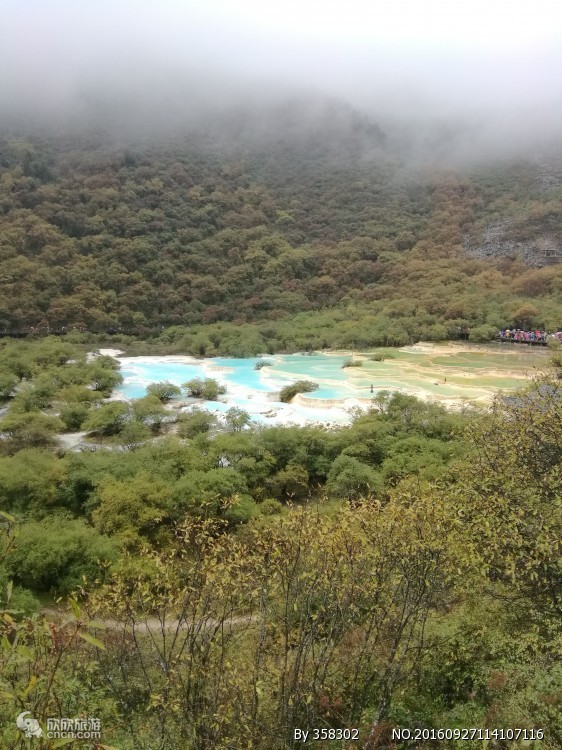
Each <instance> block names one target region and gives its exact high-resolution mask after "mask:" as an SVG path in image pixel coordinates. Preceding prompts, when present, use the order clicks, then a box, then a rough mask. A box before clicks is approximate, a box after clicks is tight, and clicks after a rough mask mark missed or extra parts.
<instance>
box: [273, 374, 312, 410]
mask: <svg viewBox="0 0 562 750" xmlns="http://www.w3.org/2000/svg"><path fill="white" fill-rule="evenodd" d="M317 388H318V383H313V382H312V381H311V380H297V382H296V383H291V385H286V386H285V387H284V388H282V389H281V391H280V393H279V401H282V402H283V403H284V404H288V403H290V402H291V401H292V400H293V399H294V397H295V396H296V395H297V393H310V392H311V391H315V390H316V389H317Z"/></svg>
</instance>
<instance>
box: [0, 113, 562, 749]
mask: <svg viewBox="0 0 562 750" xmlns="http://www.w3.org/2000/svg"><path fill="white" fill-rule="evenodd" d="M407 141H408V139H407V138H405V136H404V134H403V133H402V134H400V135H398V134H397V133H394V132H392V130H391V129H390V130H389V129H388V128H385V129H383V128H382V127H380V126H379V125H378V124H377V123H376V122H375V121H373V120H371V119H369V118H367V117H365V116H363V115H361V114H359V113H357V112H356V111H354V110H353V109H351V108H350V107H347V106H345V105H342V104H341V103H338V102H334V101H329V102H325V103H323V104H322V106H319V105H318V102H316V103H315V104H314V105H312V104H310V105H308V108H307V107H305V105H304V103H303V102H302V101H293V102H291V103H290V104H286V105H283V106H282V107H281V106H280V107H278V108H277V109H275V110H273V111H268V112H262V113H261V115H260V117H258V116H256V113H255V112H254V113H253V114H251V115H248V112H245V111H243V110H239V111H238V110H235V109H234V110H231V111H230V112H229V116H228V118H227V122H225V121H224V120H221V121H216V122H208V123H206V124H205V126H204V127H196V126H195V125H194V126H193V127H192V128H191V129H184V130H183V131H182V132H178V133H172V132H171V130H170V131H168V132H167V133H166V137H163V136H162V134H160V135H158V136H153V137H149V136H148V135H146V134H145V135H143V136H141V135H138V134H137V136H136V137H132V136H131V134H130V133H129V134H128V135H127V136H125V135H123V134H121V135H119V136H118V135H116V134H115V132H114V131H113V132H112V131H110V130H107V131H104V130H102V129H97V128H95V127H93V126H92V127H90V128H86V127H83V128H82V129H81V130H79V131H78V130H73V128H72V127H70V126H69V127H68V128H66V130H64V129H62V128H61V129H59V130H57V131H55V130H52V131H49V130H48V129H47V128H46V127H45V128H44V129H43V130H41V131H40V130H38V129H35V130H33V129H32V128H31V127H30V128H28V129H27V130H26V128H24V127H19V128H18V129H14V130H13V131H10V130H9V128H5V129H4V130H3V131H2V135H0V333H2V334H3V335H2V337H1V338H0V697H1V698H2V701H1V703H0V745H1V748H2V750H3V749H4V748H6V750H22V749H23V748H26V747H30V746H31V743H33V746H34V747H36V748H38V750H56V748H57V747H62V746H65V745H68V746H70V747H84V748H85V749H87V750H114V749H118V750H211V748H212V749H213V750H296V749H297V748H303V747H305V746H307V745H308V746H311V747H314V748H318V750H343V749H345V750H413V749H414V748H415V750H431V749H433V748H447V749H449V748H450V749H451V750H461V748H462V749H463V750H464V749H465V748H468V750H484V749H485V748H488V750H515V749H516V748H523V747H530V748H533V749H534V750H557V749H559V748H560V747H562V667H561V664H562V661H561V658H562V643H561V639H560V622H561V619H562V596H561V592H562V567H561V560H562V555H561V552H562V550H561V547H560V542H561V539H562V515H561V510H562V506H561V498H560V488H561V481H560V477H561V471H562V356H561V353H560V344H559V343H557V342H556V341H551V342H550V347H551V349H552V351H551V354H552V359H551V362H550V364H549V366H548V368H547V370H546V371H545V372H543V373H539V372H537V373H536V377H535V378H534V379H533V380H532V381H530V382H529V383H528V384H527V386H526V387H525V388H522V389H521V391H520V392H519V393H517V394H516V395H515V396H511V397H509V398H506V397H505V396H503V395H501V394H500V395H498V396H497V397H496V398H495V400H494V401H493V403H492V404H491V406H490V407H489V408H487V409H479V408H478V409H477V408H472V407H470V408H469V407H464V408H459V409H457V410H454V411H453V410H447V409H445V408H444V407H442V406H440V405H438V404H436V403H432V402H430V401H427V402H424V401H421V400H418V399H416V398H414V397H412V396H407V395H404V394H400V393H390V392H385V391H383V392H379V393H374V394H373V398H372V401H371V403H370V404H368V408H365V409H363V410H356V411H355V412H354V413H353V414H352V419H351V423H350V424H349V425H347V426H340V427H337V426H331V427H329V428H328V427H324V426H318V425H309V426H304V427H298V426H292V425H289V426H284V427H271V426H256V425H254V424H252V423H251V422H250V419H249V416H248V415H247V414H246V413H245V412H244V411H242V410H241V409H239V408H235V407H233V408H231V409H230V410H228V411H227V412H226V413H225V417H224V419H223V420H218V419H216V418H215V417H214V416H213V415H212V414H210V413H209V412H207V411H205V410H204V409H203V408H200V409H195V410H191V411H189V412H180V411H179V409H175V410H174V409H171V408H170V403H169V402H170V401H171V399H173V398H174V397H176V396H178V394H179V393H180V391H181V389H180V388H179V387H177V386H174V385H171V384H168V383H156V384H152V385H150V386H148V388H147V392H146V395H145V396H144V397H142V398H138V399H134V400H130V401H127V400H113V399H111V398H110V397H111V394H112V392H113V390H114V388H115V387H116V386H117V385H119V384H120V383H121V382H122V376H121V373H120V371H119V362H118V361H116V360H115V359H113V358H112V357H110V356H105V355H100V354H99V353H98V352H97V351H96V350H97V349H98V348H99V347H100V346H101V345H102V344H106V345H107V344H112V345H116V346H119V347H120V348H124V349H126V351H127V353H128V354H131V355H134V354H141V353H153V354H168V353H178V354H179V353H181V354H192V355H195V356H206V357H210V356H214V355H230V356H234V357H246V356H250V355H256V354H263V353H271V354H273V353H277V352H295V351H312V350H320V349H330V348H340V349H348V350H355V351H362V352H366V353H368V354H369V356H371V357H373V358H375V357H377V356H378V357H379V359H380V358H382V357H383V354H381V352H380V350H379V352H378V353H377V352H375V351H373V348H374V347H382V346H384V347H392V346H402V345H405V344H408V343H412V342H415V341H419V340H430V341H440V340H446V339H457V338H462V339H468V340H470V341H475V342H486V341H488V340H490V339H493V338H494V337H495V335H496V332H497V330H498V329H499V328H503V327H505V326H516V327H521V328H524V329H528V328H532V327H540V328H541V329H546V330H547V331H554V330H559V329H560V327H561V325H562V264H561V263H560V262H557V261H558V260H559V247H560V236H561V230H562V225H561V223H560V222H561V216H562V212H561V207H562V192H561V190H562V188H561V187H560V177H561V176H562V169H561V168H559V162H556V161H555V160H547V162H548V167H545V159H542V160H541V159H538V160H534V159H532V158H529V159H528V160H523V159H521V160H519V161H517V162H513V161H509V162H508V161H504V162H503V163H495V162H494V163H492V162H489V163H483V162H479V163H477V162H470V163H469V162H466V161H464V162H463V161H458V162H454V161H451V162H446V161H442V160H439V159H437V157H436V156H435V154H433V152H432V150H431V148H430V147H427V148H425V150H424V152H423V153H424V156H423V157H421V156H420V152H419V150H417V149H416V148H414V145H413V143H410V144H409V145H408V142H407ZM312 387H314V385H311V384H310V383H309V382H297V383H293V384H289V385H288V386H287V389H288V390H287V393H285V394H284V397H286V399H290V398H291V397H292V396H293V395H294V393H295V392H297V391H298V390H307V389H310V388H312ZM184 391H185V392H186V393H187V395H188V396H189V397H190V398H192V397H194V396H195V397H200V398H202V399H203V398H209V399H216V398H218V397H219V396H220V394H221V387H220V386H219V385H218V384H217V382H216V381H213V380H212V379H207V380H205V381H201V380H198V379H195V380H191V381H188V382H187V383H186V384H184ZM200 406H202V404H200ZM78 431H82V433H83V434H84V435H85V438H84V442H83V444H82V445H81V449H80V450H73V449H72V446H71V444H69V443H67V442H65V441H64V438H65V437H68V433H73V434H74V433H76V432H78ZM24 711H29V712H30V716H32V717H34V718H35V719H36V720H37V721H39V722H40V724H41V726H42V727H45V726H46V720H47V719H48V718H49V717H97V718H99V719H100V721H101V726H102V739H101V740H100V741H99V742H98V743H96V742H87V741H86V742H76V743H71V744H70V745H69V743H68V741H67V740H66V739H63V740H57V741H52V740H51V739H49V738H48V737H47V736H46V735H45V736H43V738H42V739H38V738H33V739H29V740H26V739H25V738H24V736H23V734H22V732H21V731H20V728H18V726H16V721H15V719H16V717H17V716H18V715H19V714H21V713H22V712H24ZM398 727H402V728H408V729H409V730H410V731H411V732H412V733H415V732H416V730H420V731H421V730H423V731H424V732H425V734H421V735H420V737H419V738H418V739H415V740H414V739H412V740H411V741H407V740H404V741H401V742H398V741H397V740H396V739H395V738H393V734H392V733H393V730H394V729H396V728H398ZM470 727H474V728H481V729H482V730H488V731H489V732H491V733H492V734H491V735H490V736H489V737H488V739H486V738H485V737H484V738H483V737H479V736H478V735H477V734H476V735H469V736H468V737H464V735H462V729H463V728H470ZM299 728H300V729H302V730H312V729H313V728H318V729H319V730H321V731H322V732H323V734H321V735H320V736H319V737H318V738H315V739H314V742H312V738H310V739H309V741H308V743H307V744H305V743H303V741H302V738H301V739H299V737H297V736H296V735H295V730H296V729H299ZM445 728H448V731H449V734H447V735H444V734H443V735H442V734H439V733H440V732H441V731H444V730H445ZM511 729H514V730H515V731H516V732H518V734H517V735H516V736H515V735H509V734H508V730H511ZM494 732H495V734H494Z"/></svg>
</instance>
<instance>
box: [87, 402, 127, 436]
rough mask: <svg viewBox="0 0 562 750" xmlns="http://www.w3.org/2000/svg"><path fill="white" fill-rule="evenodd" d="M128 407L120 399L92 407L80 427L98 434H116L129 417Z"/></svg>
mask: <svg viewBox="0 0 562 750" xmlns="http://www.w3.org/2000/svg"><path fill="white" fill-rule="evenodd" d="M130 416H131V415H130V409H129V406H128V405H127V404H124V403H123V402H122V401H111V402H109V403H107V404H102V405H101V406H99V407H98V408H97V409H93V410H92V411H91V412H90V413H89V414H88V417H87V419H86V420H85V422H84V423H83V425H82V427H83V429H84V430H85V431H86V432H93V433H96V434H98V435H117V433H118V432H119V431H120V430H121V429H122V428H123V426H124V425H125V423H126V422H127V421H128V420H129V419H130Z"/></svg>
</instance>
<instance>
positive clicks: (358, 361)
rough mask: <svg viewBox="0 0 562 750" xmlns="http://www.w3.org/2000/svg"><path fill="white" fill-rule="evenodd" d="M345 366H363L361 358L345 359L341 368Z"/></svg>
mask: <svg viewBox="0 0 562 750" xmlns="http://www.w3.org/2000/svg"><path fill="white" fill-rule="evenodd" d="M346 367H363V360H362V359H347V360H346V361H345V362H344V363H343V365H342V366H341V368H342V370H344V369H345V368H346Z"/></svg>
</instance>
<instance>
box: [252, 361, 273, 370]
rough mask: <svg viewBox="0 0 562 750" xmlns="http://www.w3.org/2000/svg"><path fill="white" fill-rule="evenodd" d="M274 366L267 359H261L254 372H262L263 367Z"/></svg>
mask: <svg viewBox="0 0 562 750" xmlns="http://www.w3.org/2000/svg"><path fill="white" fill-rule="evenodd" d="M272 364H273V363H272V362H270V361H269V360H267V359H260V361H259V362H256V364H255V365H254V370H261V369H262V368H263V367H271V365H272Z"/></svg>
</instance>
